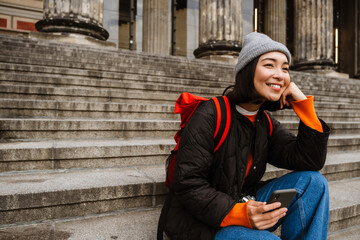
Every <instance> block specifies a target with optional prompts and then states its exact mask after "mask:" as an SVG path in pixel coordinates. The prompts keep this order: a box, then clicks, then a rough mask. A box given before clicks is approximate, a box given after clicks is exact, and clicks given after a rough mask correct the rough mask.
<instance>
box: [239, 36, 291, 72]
mask: <svg viewBox="0 0 360 240" xmlns="http://www.w3.org/2000/svg"><path fill="white" fill-rule="evenodd" d="M274 51H275V52H282V53H284V54H285V55H286V56H287V58H288V61H289V64H290V62H291V54H290V52H289V50H288V49H287V48H286V47H285V45H284V44H282V43H279V42H276V41H274V40H272V39H271V38H269V37H268V36H266V35H265V34H262V33H258V32H252V33H249V34H248V35H246V36H245V39H244V43H243V46H242V49H241V51H240V55H239V58H238V62H237V64H236V66H235V72H236V75H237V74H238V73H239V72H240V71H241V69H243V68H244V67H245V66H246V65H247V64H248V63H249V62H251V61H252V60H254V59H255V58H257V57H259V56H261V55H263V54H264V53H268V52H274Z"/></svg>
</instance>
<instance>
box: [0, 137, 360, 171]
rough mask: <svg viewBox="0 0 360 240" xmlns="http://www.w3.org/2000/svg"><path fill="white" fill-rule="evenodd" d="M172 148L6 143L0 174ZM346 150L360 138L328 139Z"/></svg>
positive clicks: (139, 160)
mask: <svg viewBox="0 0 360 240" xmlns="http://www.w3.org/2000/svg"><path fill="white" fill-rule="evenodd" d="M174 147H175V141H174V140H173V139H172V138H167V139H142V140H140V139H137V140H135V139H108V140H107V139H104V140H100V139H97V140H95V139H94V140H48V141H37V142H30V141H25V142H7V143H1V144H0V172H10V171H29V170H49V169H50V170H58V169H79V168H82V169H83V168H87V169H89V168H111V167H124V166H142V165H152V164H163V163H164V162H165V160H166V158H167V157H168V155H169V154H170V152H171V150H172V149H173V148H174ZM347 150H349V151H353V150H354V151H355V150H360V136H359V135H350V134H348V135H346V136H345V137H344V136H341V135H340V137H339V138H336V137H334V136H333V137H331V139H330V140H329V143H328V152H329V154H330V153H331V154H335V153H340V154H341V153H342V152H344V151H347Z"/></svg>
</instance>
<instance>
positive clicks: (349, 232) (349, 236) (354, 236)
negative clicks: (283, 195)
mask: <svg viewBox="0 0 360 240" xmlns="http://www.w3.org/2000/svg"><path fill="white" fill-rule="evenodd" d="M159 215H160V213H159ZM359 236H360V224H357V225H355V226H353V227H350V228H346V229H341V230H339V231H336V232H332V233H330V234H329V235H328V238H327V239H328V240H338V239H341V240H358V239H359Z"/></svg>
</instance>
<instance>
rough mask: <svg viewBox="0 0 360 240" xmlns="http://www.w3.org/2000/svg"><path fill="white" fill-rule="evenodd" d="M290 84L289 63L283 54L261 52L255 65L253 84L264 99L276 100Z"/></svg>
mask: <svg viewBox="0 0 360 240" xmlns="http://www.w3.org/2000/svg"><path fill="white" fill-rule="evenodd" d="M289 84H290V75H289V63H288V60H287V57H286V55H285V54H283V53H281V52H269V53H265V54H263V55H262V56H261V57H260V58H259V61H258V63H257V65H256V69H255V75H254V86H255V89H256V91H257V92H258V93H259V95H260V96H261V97H262V98H263V100H264V101H266V100H269V101H273V102H276V101H278V100H279V99H280V96H281V95H282V93H283V92H284V90H285V89H286V88H287V87H288V86H289Z"/></svg>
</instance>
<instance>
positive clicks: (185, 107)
mask: <svg viewBox="0 0 360 240" xmlns="http://www.w3.org/2000/svg"><path fill="white" fill-rule="evenodd" d="M209 100H210V99H207V98H203V97H199V96H195V95H192V94H190V93H187V92H184V93H182V94H181V95H180V97H179V98H178V100H177V101H176V103H175V111H174V113H180V118H181V124H180V130H179V131H178V132H177V133H176V134H175V136H174V139H175V142H176V146H175V148H174V149H173V150H172V151H171V154H170V155H169V157H168V158H167V159H166V181H165V184H166V186H167V187H169V188H170V186H171V185H172V183H173V181H174V173H175V165H176V159H177V151H178V148H179V143H180V138H181V132H182V130H183V129H184V127H185V125H186V123H187V122H188V121H189V119H190V117H191V116H192V114H193V113H194V112H195V110H196V108H197V107H198V106H199V105H200V103H201V102H205V101H209ZM211 100H213V101H214V103H215V107H216V112H217V118H216V129H215V133H214V146H215V148H214V152H216V151H217V150H218V149H219V148H220V147H221V145H222V144H223V142H224V141H225V139H226V136H227V134H228V132H229V129H230V122H231V109H230V104H229V99H228V98H227V97H226V96H220V97H213V98H211ZM265 114H266V116H267V118H268V120H269V125H270V131H269V136H271V134H272V122H271V120H270V117H269V115H268V114H267V113H266V112H265Z"/></svg>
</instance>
